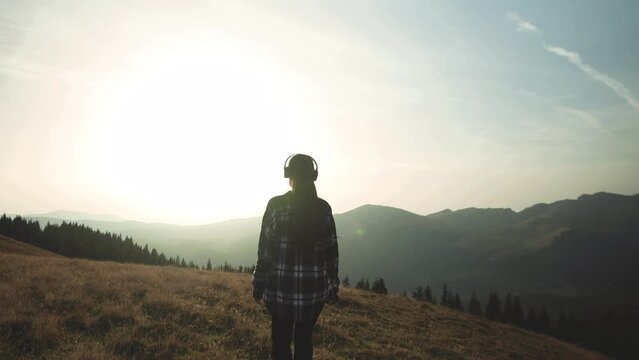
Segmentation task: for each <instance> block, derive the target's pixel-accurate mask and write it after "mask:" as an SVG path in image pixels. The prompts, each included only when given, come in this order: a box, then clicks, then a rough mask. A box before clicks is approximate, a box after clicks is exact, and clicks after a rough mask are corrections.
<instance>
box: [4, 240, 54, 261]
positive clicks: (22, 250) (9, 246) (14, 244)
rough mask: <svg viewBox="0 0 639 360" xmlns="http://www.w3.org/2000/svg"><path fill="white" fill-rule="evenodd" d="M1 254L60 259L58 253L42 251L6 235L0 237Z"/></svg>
mask: <svg viewBox="0 0 639 360" xmlns="http://www.w3.org/2000/svg"><path fill="white" fill-rule="evenodd" d="M0 254H19V255H33V256H49V257H50V256H54V257H60V255H58V254H56V253H52V252H51V251H47V250H44V249H40V248H38V247H35V246H31V245H29V244H25V243H23V242H21V241H17V240H14V239H12V238H8V237H6V236H4V235H0Z"/></svg>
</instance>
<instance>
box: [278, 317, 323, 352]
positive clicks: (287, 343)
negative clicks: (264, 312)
mask: <svg viewBox="0 0 639 360" xmlns="http://www.w3.org/2000/svg"><path fill="white" fill-rule="evenodd" d="M318 315H319V313H318ZM316 321H317V317H315V318H314V319H312V320H308V321H304V322H297V321H293V320H285V319H281V318H279V317H277V316H273V315H271V323H272V326H271V341H272V343H271V359H273V360H292V359H293V357H292V356H291V340H292V338H293V337H295V360H311V359H313V328H314V327H315V322H316Z"/></svg>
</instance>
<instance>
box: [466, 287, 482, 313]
mask: <svg viewBox="0 0 639 360" xmlns="http://www.w3.org/2000/svg"><path fill="white" fill-rule="evenodd" d="M468 313H470V314H472V315H475V316H481V313H482V311H481V304H480V303H479V300H477V295H476V294H475V292H474V291H473V296H472V297H471V298H470V303H469V304H468Z"/></svg>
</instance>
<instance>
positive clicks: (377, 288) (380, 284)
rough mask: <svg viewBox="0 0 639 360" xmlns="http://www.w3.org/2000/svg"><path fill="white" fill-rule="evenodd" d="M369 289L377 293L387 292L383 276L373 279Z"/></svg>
mask: <svg viewBox="0 0 639 360" xmlns="http://www.w3.org/2000/svg"><path fill="white" fill-rule="evenodd" d="M371 291H373V292H375V293H378V294H388V290H387V289H386V284H385V283H384V278H379V279H375V281H373V286H372V287H371Z"/></svg>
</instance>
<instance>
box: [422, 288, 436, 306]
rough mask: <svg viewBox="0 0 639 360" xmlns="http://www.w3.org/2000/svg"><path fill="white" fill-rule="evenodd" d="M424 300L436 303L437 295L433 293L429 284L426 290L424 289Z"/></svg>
mask: <svg viewBox="0 0 639 360" xmlns="http://www.w3.org/2000/svg"><path fill="white" fill-rule="evenodd" d="M424 300H425V301H428V302H429V303H431V304H435V296H434V295H433V292H432V290H431V289H430V286H429V285H426V290H424Z"/></svg>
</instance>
